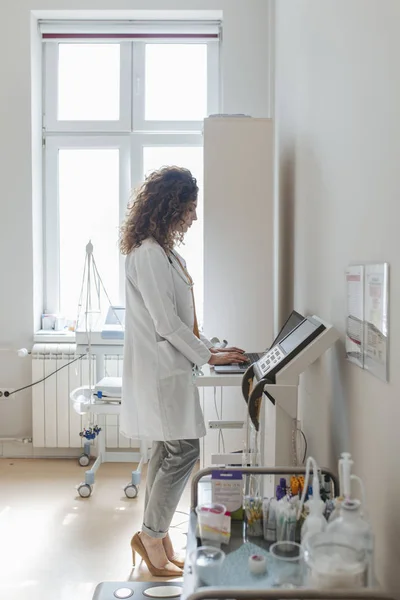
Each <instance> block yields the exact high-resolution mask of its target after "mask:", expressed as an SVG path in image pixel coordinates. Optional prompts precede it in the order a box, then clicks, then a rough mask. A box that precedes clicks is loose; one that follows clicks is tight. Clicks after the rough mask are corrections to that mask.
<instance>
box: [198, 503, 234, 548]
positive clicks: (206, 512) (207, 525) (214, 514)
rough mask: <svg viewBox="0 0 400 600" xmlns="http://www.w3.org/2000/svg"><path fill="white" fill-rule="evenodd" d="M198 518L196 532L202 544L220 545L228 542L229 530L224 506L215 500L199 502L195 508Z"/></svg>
mask: <svg viewBox="0 0 400 600" xmlns="http://www.w3.org/2000/svg"><path fill="white" fill-rule="evenodd" d="M196 513H197V520H198V533H199V536H200V539H201V543H202V544H203V545H208V544H213V545H216V546H218V547H219V546H220V545H221V543H224V542H225V538H227V541H226V543H228V542H229V537H230V531H227V528H226V521H227V519H228V521H229V522H230V517H225V513H226V506H224V505H223V504H218V503H216V502H210V503H207V504H201V505H200V506H198V507H197V508H196Z"/></svg>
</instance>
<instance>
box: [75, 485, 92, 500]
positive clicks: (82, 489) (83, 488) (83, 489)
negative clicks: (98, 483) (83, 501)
mask: <svg viewBox="0 0 400 600" xmlns="http://www.w3.org/2000/svg"><path fill="white" fill-rule="evenodd" d="M91 493H92V486H91V485H89V484H88V483H82V484H81V485H80V486H79V487H78V494H79V495H80V497H81V498H89V496H90V495H91Z"/></svg>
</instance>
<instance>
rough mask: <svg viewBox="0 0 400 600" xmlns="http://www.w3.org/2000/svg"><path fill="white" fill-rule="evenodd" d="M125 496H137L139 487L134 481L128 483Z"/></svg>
mask: <svg viewBox="0 0 400 600" xmlns="http://www.w3.org/2000/svg"><path fill="white" fill-rule="evenodd" d="M124 492H125V496H126V497H127V498H136V496H137V495H138V493H139V488H138V487H137V486H136V485H133V483H128V485H127V486H126V487H125V488H124Z"/></svg>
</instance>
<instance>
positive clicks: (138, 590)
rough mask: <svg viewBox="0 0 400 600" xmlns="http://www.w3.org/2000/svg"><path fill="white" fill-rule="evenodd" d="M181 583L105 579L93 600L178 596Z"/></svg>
mask: <svg viewBox="0 0 400 600" xmlns="http://www.w3.org/2000/svg"><path fill="white" fill-rule="evenodd" d="M181 594H182V585H181V583H180V582H175V581H165V582H164V581H162V582H154V581H106V582H103V583H99V585H98V586H97V587H96V589H95V591H94V595H93V600H148V599H149V598H179V597H180V595H181Z"/></svg>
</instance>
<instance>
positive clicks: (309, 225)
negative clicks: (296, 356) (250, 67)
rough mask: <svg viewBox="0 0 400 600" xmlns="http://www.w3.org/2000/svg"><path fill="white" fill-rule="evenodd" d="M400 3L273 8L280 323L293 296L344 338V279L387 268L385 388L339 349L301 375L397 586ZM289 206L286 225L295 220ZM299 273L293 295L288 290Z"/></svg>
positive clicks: (315, 1) (326, 442)
mask: <svg viewBox="0 0 400 600" xmlns="http://www.w3.org/2000/svg"><path fill="white" fill-rule="evenodd" d="M399 57H400V2H399V1H398V0H347V1H345V0H296V2H294V1H293V0H277V3H276V66H275V70H276V94H275V104H276V116H277V143H278V164H279V179H278V181H279V193H280V199H281V203H282V204H281V206H282V214H281V217H282V219H281V223H282V227H281V239H280V248H281V251H282V252H281V256H280V261H281V265H282V266H283V269H282V278H281V287H280V292H279V295H280V306H281V318H282V316H283V313H285V312H286V310H287V309H288V308H290V307H291V304H292V302H293V300H294V305H295V306H296V308H297V309H298V310H300V311H306V312H311V313H313V312H314V313H317V314H319V315H320V316H321V317H323V318H325V319H327V320H329V321H331V322H332V323H333V324H334V325H335V326H336V327H338V328H339V329H340V331H341V333H342V335H343V330H344V321H345V286H344V271H345V268H346V266H347V264H348V263H350V262H352V261H383V260H387V261H388V262H389V263H390V268H391V298H390V301H391V311H390V320H391V324H390V335H391V342H390V344H391V349H390V351H391V357H390V372H391V375H390V383H389V384H385V383H382V382H380V381H378V380H377V379H375V378H373V377H372V376H371V375H369V374H368V373H366V372H363V371H362V370H360V369H357V368H356V367H354V366H352V365H349V364H347V363H346V361H345V359H344V350H343V343H341V344H340V345H338V347H337V348H336V349H335V351H334V352H331V353H330V354H328V355H327V356H326V357H324V360H322V361H321V362H320V363H319V364H316V365H315V366H314V368H313V369H310V370H309V372H308V373H307V374H306V375H305V376H304V379H303V380H302V386H301V387H302V390H301V405H302V418H303V427H304V429H305V432H306V434H307V437H308V440H309V449H310V452H311V453H312V454H315V455H316V458H317V459H318V460H319V461H320V462H321V463H326V464H335V462H336V459H337V456H338V453H339V452H341V451H343V450H347V449H350V451H351V452H352V453H353V454H354V458H355V461H356V471H357V473H358V474H359V475H360V476H361V477H362V478H363V480H364V482H365V484H366V488H367V494H368V503H369V510H370V517H371V520H372V523H373V526H374V528H375V532H376V558H377V570H378V577H379V578H380V580H381V582H382V583H383V584H385V585H390V587H391V588H392V589H396V591H400V570H399V567H398V565H399V564H400V519H399V516H398V508H397V506H398V501H397V499H398V498H399V497H400V477H399V465H400V457H399V448H400V442H399V424H400V369H399V361H400V315H399V311H398V310H396V309H397V307H398V306H399V304H400V279H399V268H400V243H399V238H400V229H399V224H400V203H399V200H400V194H399V192H400V168H399V165H400V68H399ZM292 209H293V218H292V217H291V211H292ZM292 274H294V277H293V281H294V286H293V289H292V285H291V284H290V280H291V276H292Z"/></svg>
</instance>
